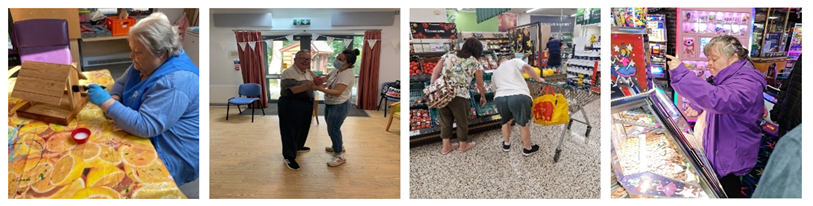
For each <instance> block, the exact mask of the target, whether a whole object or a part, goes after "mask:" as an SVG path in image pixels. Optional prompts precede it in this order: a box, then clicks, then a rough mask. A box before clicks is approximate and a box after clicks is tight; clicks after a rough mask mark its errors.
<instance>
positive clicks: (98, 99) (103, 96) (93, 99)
mask: <svg viewBox="0 0 813 206" xmlns="http://www.w3.org/2000/svg"><path fill="white" fill-rule="evenodd" d="M88 89H89V90H88V99H90V103H93V104H95V105H99V106H101V105H102V104H104V102H105V101H107V100H108V99H110V93H109V92H107V90H105V89H102V87H100V86H99V85H98V84H90V85H88Z"/></svg>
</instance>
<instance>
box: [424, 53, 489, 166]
mask: <svg viewBox="0 0 813 206" xmlns="http://www.w3.org/2000/svg"><path fill="white" fill-rule="evenodd" d="M482 54H483V44H481V43H480V41H479V40H477V39H476V38H469V39H468V40H466V42H465V43H463V48H461V49H460V51H458V52H457V53H456V54H452V53H451V52H450V53H448V54H445V55H443V57H442V58H441V59H440V62H442V64H437V65H436V66H435V69H434V71H433V72H432V82H435V80H437V79H438V77H439V76H440V73H441V72H443V74H444V75H446V76H447V77H449V84H450V85H453V86H455V87H457V94H456V95H455V97H454V99H452V102H450V103H449V104H448V105H446V107H443V108H440V120H441V127H440V138H442V139H443V149H442V150H441V153H442V154H448V153H449V152H451V151H452V150H454V149H455V148H456V147H458V146H459V149H458V151H461V152H464V151H466V150H469V149H471V148H472V147H474V144H475V142H472V141H471V140H469V136H468V133H469V124H468V116H469V115H468V114H469V111H470V110H471V104H470V103H469V102H470V100H469V99H471V97H470V95H469V85H470V82H471V79H472V78H477V90H478V91H479V92H480V94H485V86H484V84H483V65H481V64H480V61H478V59H480V57H481V56H482ZM480 104H482V105H485V104H486V99H485V95H480ZM455 120H456V121H455ZM452 123H456V125H457V140H458V141H459V142H460V144H459V145H458V144H452V143H451V141H450V140H449V138H451V137H452V129H453V128H452Z"/></svg>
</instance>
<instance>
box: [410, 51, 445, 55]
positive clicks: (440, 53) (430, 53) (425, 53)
mask: <svg viewBox="0 0 813 206" xmlns="http://www.w3.org/2000/svg"><path fill="white" fill-rule="evenodd" d="M446 53H448V51H442V52H415V53H412V55H418V56H443V55H444V54H446Z"/></svg>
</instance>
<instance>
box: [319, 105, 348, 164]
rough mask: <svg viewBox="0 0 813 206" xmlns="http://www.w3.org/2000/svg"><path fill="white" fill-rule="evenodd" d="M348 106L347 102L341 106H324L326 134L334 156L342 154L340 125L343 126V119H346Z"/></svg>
mask: <svg viewBox="0 0 813 206" xmlns="http://www.w3.org/2000/svg"><path fill="white" fill-rule="evenodd" d="M349 105H350V104H349V103H348V101H345V102H344V103H341V104H333V105H330V104H325V121H326V122H327V134H328V135H330V141H332V142H333V151H334V153H336V154H341V153H342V149H343V147H342V146H343V145H342V124H344V119H345V118H347V107H348V106H349Z"/></svg>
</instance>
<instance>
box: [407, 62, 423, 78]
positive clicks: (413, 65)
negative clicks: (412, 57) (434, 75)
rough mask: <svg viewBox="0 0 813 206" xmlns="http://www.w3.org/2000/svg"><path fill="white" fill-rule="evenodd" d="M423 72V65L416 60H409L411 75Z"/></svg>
mask: <svg viewBox="0 0 813 206" xmlns="http://www.w3.org/2000/svg"><path fill="white" fill-rule="evenodd" d="M421 73H423V72H421V65H420V63H418V62H416V61H410V62H409V76H415V75H419V74H421Z"/></svg>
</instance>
